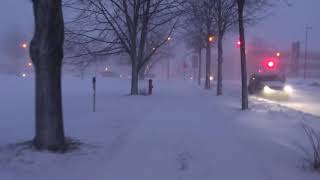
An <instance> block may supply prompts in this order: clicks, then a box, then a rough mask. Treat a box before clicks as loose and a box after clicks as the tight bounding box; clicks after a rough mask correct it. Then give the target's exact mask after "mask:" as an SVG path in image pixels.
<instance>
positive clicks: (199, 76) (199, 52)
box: [198, 48, 202, 86]
mask: <svg viewBox="0 0 320 180" xmlns="http://www.w3.org/2000/svg"><path fill="white" fill-rule="evenodd" d="M198 54H199V55H198V56H199V69H198V70H199V72H198V85H199V86H200V85H201V73H202V72H201V71H202V59H201V48H199V50H198Z"/></svg>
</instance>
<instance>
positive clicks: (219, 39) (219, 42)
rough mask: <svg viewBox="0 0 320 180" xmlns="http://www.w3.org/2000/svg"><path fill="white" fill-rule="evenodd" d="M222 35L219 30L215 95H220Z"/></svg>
mask: <svg viewBox="0 0 320 180" xmlns="http://www.w3.org/2000/svg"><path fill="white" fill-rule="evenodd" d="M222 40H223V35H222V33H221V32H220V33H219V37H218V83H217V96H220V95H222V62H223V45H222Z"/></svg>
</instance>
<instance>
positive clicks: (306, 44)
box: [303, 25, 312, 79]
mask: <svg viewBox="0 0 320 180" xmlns="http://www.w3.org/2000/svg"><path fill="white" fill-rule="evenodd" d="M311 29H312V27H311V26H308V25H307V26H306V40H305V51H304V68H303V79H306V78H307V60H308V31H309V30H311Z"/></svg>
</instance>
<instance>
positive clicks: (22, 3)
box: [0, 0, 320, 51]
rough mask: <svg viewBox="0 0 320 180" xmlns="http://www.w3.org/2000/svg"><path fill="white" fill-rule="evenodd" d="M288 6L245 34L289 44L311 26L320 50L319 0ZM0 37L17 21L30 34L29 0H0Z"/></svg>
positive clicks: (313, 44) (312, 45)
mask: <svg viewBox="0 0 320 180" xmlns="http://www.w3.org/2000/svg"><path fill="white" fill-rule="evenodd" d="M289 1H290V2H291V3H292V6H291V7H287V6H284V5H279V6H278V7H276V8H274V9H273V15H272V16H269V17H268V18H267V19H265V20H263V22H260V23H259V24H258V25H256V26H255V27H250V28H248V29H247V33H246V35H247V38H249V39H250V38H252V37H262V38H264V39H268V40H269V41H270V42H271V43H272V44H275V46H277V47H279V46H280V47H279V48H281V49H283V48H289V47H290V44H291V42H292V41H296V40H300V41H301V43H302V45H303V44H304V39H305V26H306V25H307V24H308V25H309V26H312V30H311V31H310V33H309V37H310V40H309V46H310V48H311V49H313V50H317V51H320V46H319V42H320V35H319V33H318V32H319V31H320V20H319V19H320V10H319V8H320V0H289ZM0 22H1V26H0V37H2V36H3V35H4V32H7V31H8V30H10V28H11V27H12V25H18V26H19V27H20V28H21V29H22V30H23V31H24V32H26V34H27V35H28V36H29V37H31V36H32V28H33V27H32V26H33V16H32V6H31V0H1V6H0Z"/></svg>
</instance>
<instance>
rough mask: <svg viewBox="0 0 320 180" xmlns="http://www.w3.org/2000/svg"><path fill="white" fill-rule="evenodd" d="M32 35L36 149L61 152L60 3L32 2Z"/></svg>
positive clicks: (62, 26) (53, 1) (51, 1)
mask: <svg viewBox="0 0 320 180" xmlns="http://www.w3.org/2000/svg"><path fill="white" fill-rule="evenodd" d="M33 9H34V17H35V32H34V37H33V39H32V41H31V45H30V56H31V59H32V61H33V64H34V66H35V75H36V127H35V138H34V140H33V144H34V146H35V147H36V148H37V149H45V150H52V151H59V150H64V149H65V137H64V128H63V114H62V100H61V66H62V59H63V41H64V22H63V15H62V9H61V0H33Z"/></svg>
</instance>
